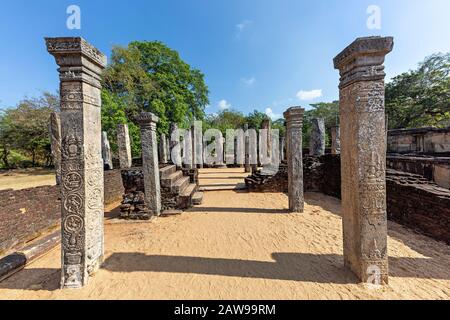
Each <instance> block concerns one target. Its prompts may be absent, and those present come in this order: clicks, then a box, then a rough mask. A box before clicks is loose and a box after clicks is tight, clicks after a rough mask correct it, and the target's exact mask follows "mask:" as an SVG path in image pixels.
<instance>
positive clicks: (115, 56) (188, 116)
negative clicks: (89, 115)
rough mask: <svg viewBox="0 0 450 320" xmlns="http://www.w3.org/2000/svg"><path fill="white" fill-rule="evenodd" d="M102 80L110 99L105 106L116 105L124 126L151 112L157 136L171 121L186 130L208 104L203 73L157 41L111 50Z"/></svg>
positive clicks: (201, 115) (165, 131) (132, 44)
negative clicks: (155, 121)
mask: <svg viewBox="0 0 450 320" xmlns="http://www.w3.org/2000/svg"><path fill="white" fill-rule="evenodd" d="M103 78H104V80H103V83H104V88H105V90H106V91H108V92H109V93H110V95H109V97H110V98H111V99H110V100H108V101H107V103H117V104H119V105H120V107H121V108H123V110H124V112H125V116H126V118H127V120H128V123H131V122H132V121H133V119H134V117H135V116H136V115H137V114H139V113H140V112H141V111H150V112H153V113H154V114H156V115H157V116H158V117H159V118H160V123H159V124H158V132H159V133H163V132H164V133H168V129H169V122H172V121H173V122H176V123H178V125H179V126H180V127H186V126H187V125H188V124H189V123H190V122H191V121H192V120H193V119H198V120H202V119H203V118H204V115H205V114H204V108H205V107H206V106H207V105H208V103H209V99H208V94H209V91H208V87H207V86H206V84H205V81H204V75H203V73H201V72H200V71H199V70H196V69H193V68H191V67H190V66H189V65H188V64H187V63H186V62H184V61H183V60H182V59H181V58H180V56H179V54H178V52H176V51H174V50H172V49H170V48H168V47H167V46H165V45H164V44H163V43H161V42H158V41H154V42H148V41H143V42H139V41H135V42H131V43H130V44H129V45H128V47H127V48H122V47H115V48H113V51H112V58H111V64H110V65H109V66H108V67H107V69H106V70H105V72H104V77H103ZM106 108H107V109H114V108H115V107H114V106H111V107H110V106H106Z"/></svg>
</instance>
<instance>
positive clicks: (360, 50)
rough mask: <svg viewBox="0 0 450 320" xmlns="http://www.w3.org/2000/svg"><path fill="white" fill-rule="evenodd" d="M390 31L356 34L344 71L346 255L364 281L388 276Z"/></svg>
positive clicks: (341, 63) (340, 59) (343, 56)
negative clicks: (381, 34) (387, 77)
mask: <svg viewBox="0 0 450 320" xmlns="http://www.w3.org/2000/svg"><path fill="white" fill-rule="evenodd" d="M392 48H393V38H392V37H386V38H381V37H368V38H358V39H356V40H355V41H354V42H353V43H352V44H350V45H349V46H348V47H347V48H346V49H345V50H344V51H342V52H341V53H340V54H339V55H338V56H337V57H336V58H335V59H334V66H335V68H336V69H339V71H340V76H341V79H340V85H339V89H340V102H339V108H340V117H341V121H340V123H341V175H342V210H341V212H342V216H343V230H344V261H345V265H346V266H348V267H350V268H351V270H353V272H355V274H356V275H357V276H358V277H359V278H360V279H361V280H362V281H363V282H372V283H373V282H378V283H377V284H383V283H387V282H388V253H387V217H386V182H385V174H386V169H385V168H386V132H385V116H384V112H385V111H384V90H385V89H384V78H385V73H384V66H383V62H384V59H385V56H386V54H388V53H389V52H391V51H392Z"/></svg>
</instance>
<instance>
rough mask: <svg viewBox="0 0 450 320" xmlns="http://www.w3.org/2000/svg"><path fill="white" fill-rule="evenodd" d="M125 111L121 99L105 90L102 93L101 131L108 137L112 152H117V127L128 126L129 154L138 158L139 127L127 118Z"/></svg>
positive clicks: (139, 143)
mask: <svg viewBox="0 0 450 320" xmlns="http://www.w3.org/2000/svg"><path fill="white" fill-rule="evenodd" d="M125 109H126V108H125V104H124V102H123V101H122V99H120V98H118V97H116V96H115V95H114V94H113V93H111V92H109V91H107V90H103V91H102V130H103V131H106V133H107V135H108V140H109V143H110V146H111V150H112V152H114V153H117V151H118V147H117V125H119V124H128V131H129V135H130V144H131V153H132V155H133V156H135V157H138V156H139V154H140V150H141V148H140V145H141V136H140V132H139V127H138V125H136V124H135V123H133V122H132V121H130V120H129V119H128V118H127V116H126V113H125Z"/></svg>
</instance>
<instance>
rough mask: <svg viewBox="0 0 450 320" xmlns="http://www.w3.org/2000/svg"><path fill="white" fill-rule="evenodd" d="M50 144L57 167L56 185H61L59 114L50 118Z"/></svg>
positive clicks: (53, 114) (54, 113)
mask: <svg viewBox="0 0 450 320" xmlns="http://www.w3.org/2000/svg"><path fill="white" fill-rule="evenodd" d="M50 142H51V148H52V157H53V165H54V166H55V174H56V184H57V185H58V186H59V185H61V118H60V116H59V113H57V112H52V115H51V116H50Z"/></svg>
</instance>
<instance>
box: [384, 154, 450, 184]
mask: <svg viewBox="0 0 450 320" xmlns="http://www.w3.org/2000/svg"><path fill="white" fill-rule="evenodd" d="M386 165H387V167H388V168H390V169H395V170H399V171H403V172H409V173H414V174H419V175H421V176H423V177H425V178H427V179H428V180H431V181H434V182H435V183H436V184H437V185H439V186H440V187H443V188H447V189H450V157H431V156H419V155H417V156H408V155H388V156H387V161H386Z"/></svg>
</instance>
